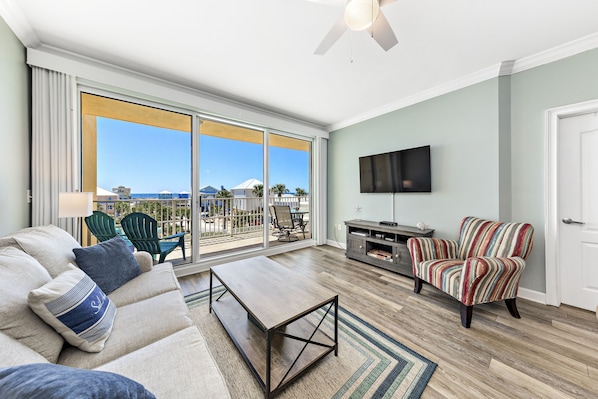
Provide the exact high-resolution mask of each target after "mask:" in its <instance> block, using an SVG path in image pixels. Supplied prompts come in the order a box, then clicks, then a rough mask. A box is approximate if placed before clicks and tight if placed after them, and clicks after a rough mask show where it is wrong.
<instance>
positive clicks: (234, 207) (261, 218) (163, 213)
mask: <svg viewBox="0 0 598 399" xmlns="http://www.w3.org/2000/svg"><path fill="white" fill-rule="evenodd" d="M191 201H192V199H190V198H189V199H185V198H172V199H163V198H161V199H138V198H133V199H130V200H115V201H104V200H101V199H100V200H98V201H96V205H97V210H100V211H102V212H105V213H107V214H109V215H111V216H112V217H114V219H115V221H116V227H117V229H120V221H121V219H122V218H123V217H125V216H126V215H128V214H129V213H132V212H142V213H146V214H148V215H150V216H151V217H153V218H154V219H156V220H157V221H158V226H159V228H158V235H159V236H160V237H164V236H167V235H170V234H173V233H176V232H181V231H185V232H191V231H192V228H191V226H192V223H194V222H197V221H199V228H198V230H199V234H200V239H203V240H204V242H203V244H202V245H209V240H208V239H209V238H216V237H224V236H230V237H233V236H236V235H241V234H246V233H251V232H258V231H261V230H262V229H263V224H264V223H267V224H271V223H270V222H271V220H270V215H269V211H268V210H267V209H266V210H265V211H264V209H263V207H262V205H263V199H262V198H259V197H241V198H240V197H234V198H213V197H209V198H206V197H200V198H199V205H200V206H199V208H198V209H197V211H196V212H195V215H196V216H194V215H193V213H192V211H191ZM269 203H270V204H273V205H289V206H290V207H291V208H292V209H296V210H301V211H304V212H307V211H308V210H309V197H277V196H273V197H271V198H270V201H269ZM305 217H306V218H308V217H309V216H308V215H307V214H306V216H305Z"/></svg>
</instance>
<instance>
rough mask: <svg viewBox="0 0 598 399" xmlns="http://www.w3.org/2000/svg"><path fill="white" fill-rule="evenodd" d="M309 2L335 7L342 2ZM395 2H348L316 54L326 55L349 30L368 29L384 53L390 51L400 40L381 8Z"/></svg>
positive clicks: (387, 0) (325, 0)
mask: <svg viewBox="0 0 598 399" xmlns="http://www.w3.org/2000/svg"><path fill="white" fill-rule="evenodd" d="M309 1H313V2H316V3H324V4H334V5H336V4H339V3H340V2H341V0H309ZM395 1H396V0H348V1H347V2H346V4H345V10H344V11H343V13H342V14H341V16H340V17H339V18H338V20H337V21H336V22H335V23H334V25H333V26H332V28H331V29H330V31H329V32H328V33H327V34H326V36H324V40H322V42H321V43H320V45H319V46H318V48H317V49H316V51H315V52H314V54H316V55H324V54H325V53H326V52H327V51H328V50H329V49H330V47H332V45H333V44H334V43H336V41H337V40H338V39H339V38H340V37H341V36H342V35H343V33H345V31H346V30H347V29H350V30H354V31H361V30H366V29H367V31H368V32H369V33H370V35H371V36H372V38H373V39H374V40H375V41H376V42H377V43H378V44H379V45H380V47H382V48H383V49H384V51H388V50H390V49H391V48H392V47H394V45H395V44H397V43H398V40H397V38H396V36H395V34H394V32H393V31H392V28H391V27H390V24H389V23H388V20H387V19H386V17H385V16H384V14H383V13H382V10H381V9H380V8H381V7H384V6H387V5H389V4H391V3H394V2H395ZM343 3H344V1H343Z"/></svg>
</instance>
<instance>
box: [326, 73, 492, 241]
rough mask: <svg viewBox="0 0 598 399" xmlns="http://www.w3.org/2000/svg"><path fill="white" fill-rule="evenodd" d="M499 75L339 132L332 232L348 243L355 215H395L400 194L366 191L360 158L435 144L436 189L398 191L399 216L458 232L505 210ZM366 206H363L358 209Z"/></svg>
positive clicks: (331, 177) (332, 147) (331, 155)
mask: <svg viewBox="0 0 598 399" xmlns="http://www.w3.org/2000/svg"><path fill="white" fill-rule="evenodd" d="M498 92H499V80H498V78H497V79H491V80H488V81H486V82H482V83H479V84H476V85H473V86H470V87H468V88H465V89H463V90H459V91H456V92H453V93H449V94H446V95H443V96H439V97H436V98H433V99H431V100H428V101H425V102H422V103H419V104H416V105H413V106H410V107H407V108H404V109H401V110H397V111H394V112H391V113H388V114H386V115H383V116H380V117H377V118H374V119H371V120H368V121H365V122H362V123H359V124H356V125H353V126H350V127H347V128H344V129H340V130H338V131H335V132H332V133H331V135H330V140H329V147H328V148H329V149H328V187H329V189H328V215H329V217H328V221H329V223H328V225H329V226H328V237H329V238H330V239H334V238H335V234H336V238H337V239H338V241H339V242H342V243H345V229H344V226H343V229H342V230H341V231H340V232H339V231H336V230H334V224H338V223H342V222H343V221H344V220H348V219H366V220H375V221H379V220H391V219H392V205H393V202H392V201H393V198H392V194H360V193H359V164H358V157H360V156H363V155H371V154H376V153H380V152H387V151H394V150H400V149H405V148H411V147H417V146H422V145H428V144H429V145H430V146H431V163H432V193H397V194H395V195H394V206H395V221H396V222H398V223H399V224H404V225H415V224H417V223H418V222H420V221H422V222H425V223H427V224H428V225H430V227H431V228H434V229H436V233H435V234H436V236H438V237H447V238H457V234H458V228H459V222H460V220H461V219H462V218H463V217H464V216H469V215H476V216H481V217H487V218H498V216H499V185H498V181H499V175H500V170H499V168H500V162H499V139H500V138H499V114H498V108H499V107H498V99H499V96H498ZM357 206H360V207H361V211H360V212H356V211H355V208H356V207H357Z"/></svg>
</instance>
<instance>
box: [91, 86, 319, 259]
mask: <svg viewBox="0 0 598 399" xmlns="http://www.w3.org/2000/svg"><path fill="white" fill-rule="evenodd" d="M165 108H166V107H165ZM194 121H196V122H195V125H194ZM81 133H82V160H83V189H84V190H85V191H92V192H94V193H95V204H96V210H98V211H101V212H104V213H106V214H108V215H109V216H110V217H111V218H113V219H114V222H115V225H116V227H117V230H119V232H120V233H121V234H123V236H124V235H125V234H124V232H123V231H122V230H121V229H120V221H121V220H122V218H123V217H125V216H126V215H128V214H130V213H132V212H142V213H145V214H148V215H150V216H151V217H152V218H154V219H155V220H156V221H157V222H158V226H159V228H158V236H159V238H164V237H167V236H168V235H171V234H174V233H185V252H186V255H187V259H186V260H184V259H183V256H182V251H180V250H176V251H174V252H172V253H171V254H170V255H168V257H167V260H169V261H172V262H173V263H174V265H175V266H179V265H182V264H185V263H190V262H198V261H200V260H201V259H204V258H205V259H210V258H213V257H216V256H227V255H231V254H235V253H239V252H244V251H254V250H260V249H266V248H269V247H273V246H277V245H288V244H289V243H293V242H297V241H303V240H309V239H311V238H313V234H312V232H313V230H314V227H313V226H315V225H314V219H315V218H314V215H313V208H312V191H313V190H312V163H313V157H312V147H313V143H312V141H311V140H309V139H304V138H301V137H297V136H292V135H290V134H286V133H282V132H273V131H270V130H268V129H266V128H259V127H256V126H250V125H245V124H240V123H237V122H233V121H227V120H222V119H216V118H211V117H207V116H205V115H199V114H197V113H193V112H191V111H189V113H185V112H177V111H176V110H172V109H171V110H168V109H164V108H161V107H159V106H150V105H143V104H138V103H134V102H131V101H124V100H121V99H114V98H109V97H107V96H102V95H96V94H90V93H83V92H82V93H81ZM273 206H283V207H285V209H287V210H288V212H289V213H291V219H292V223H291V224H290V225H289V226H284V229H282V230H281V227H280V226H279V225H278V224H277V220H276V217H275V215H273V213H272V207H273ZM94 242H95V240H94V239H93V235H92V234H91V233H90V232H88V231H86V230H85V231H84V243H86V244H92V243H94Z"/></svg>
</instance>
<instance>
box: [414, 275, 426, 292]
mask: <svg viewBox="0 0 598 399" xmlns="http://www.w3.org/2000/svg"><path fill="white" fill-rule="evenodd" d="M423 285H424V280H422V279H421V278H418V277H415V276H414V277H413V292H415V293H416V294H419V293H420V292H421V290H422V287H423Z"/></svg>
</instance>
